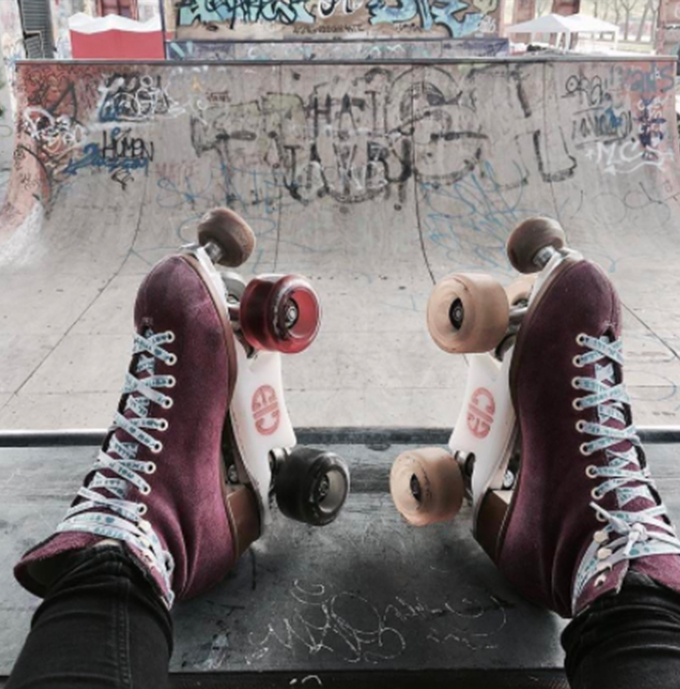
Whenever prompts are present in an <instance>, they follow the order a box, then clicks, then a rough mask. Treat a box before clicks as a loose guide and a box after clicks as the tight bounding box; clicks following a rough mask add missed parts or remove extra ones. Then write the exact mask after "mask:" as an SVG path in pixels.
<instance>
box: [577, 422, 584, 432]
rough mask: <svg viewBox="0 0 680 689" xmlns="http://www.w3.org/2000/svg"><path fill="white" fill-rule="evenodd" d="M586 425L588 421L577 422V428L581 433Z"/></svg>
mask: <svg viewBox="0 0 680 689" xmlns="http://www.w3.org/2000/svg"><path fill="white" fill-rule="evenodd" d="M585 427H586V422H585V421H577V422H576V430H577V431H578V432H579V433H583V429H584V428H585Z"/></svg>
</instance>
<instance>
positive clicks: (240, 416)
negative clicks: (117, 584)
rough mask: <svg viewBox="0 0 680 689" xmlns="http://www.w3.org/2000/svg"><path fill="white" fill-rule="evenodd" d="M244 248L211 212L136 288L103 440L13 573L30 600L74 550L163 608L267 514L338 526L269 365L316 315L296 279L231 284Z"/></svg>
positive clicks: (326, 477) (219, 567)
mask: <svg viewBox="0 0 680 689" xmlns="http://www.w3.org/2000/svg"><path fill="white" fill-rule="evenodd" d="M254 245H255V236H254V234H253V232H252V230H251V229H250V228H249V227H248V225H247V224H246V223H245V222H244V220H243V219H241V218H240V217H239V216H238V215H236V214H235V213H233V212H232V211H230V210H228V209H215V210H213V211H211V212H209V213H207V214H206V215H205V217H204V218H203V220H202V221H201V223H200V225H199V228H198V242H197V243H195V244H191V245H187V246H184V247H182V249H181V250H180V252H179V253H178V254H176V255H174V256H170V257H169V258H166V259H164V260H163V261H161V262H160V263H158V264H157V265H156V266H155V267H154V268H153V269H152V271H151V272H150V273H149V275H148V276H147V277H146V279H145V280H144V282H143V283H142V285H141V287H140V289H139V291H138V294H137V300H136V305H135V325H136V334H135V338H134V349H133V357H132V361H131V364H130V368H129V370H128V373H127V376H126V379H125V386H124V389H123V396H122V398H121V401H120V404H119V407H118V412H117V413H116V415H115V417H114V422H113V425H112V427H111V429H110V432H109V434H108V436H107V438H106V439H105V441H104V445H103V446H102V449H101V451H100V452H99V454H98V456H97V459H96V461H95V464H94V465H93V467H92V468H91V471H90V472H89V473H88V475H87V476H86V478H85V481H84V483H83V486H82V487H81V488H80V490H79V491H78V493H77V495H76V498H75V500H74V502H73V503H72V505H71V507H70V508H69V510H68V511H67V513H66V516H65V518H64V519H63V521H62V522H61V523H60V524H59V525H58V527H57V530H56V533H55V534H53V535H52V536H51V537H50V538H48V539H47V540H46V541H45V542H43V543H41V544H39V545H38V546H36V547H35V548H33V549H32V550H31V551H29V552H28V553H27V554H26V555H25V556H24V558H22V560H21V561H20V562H19V564H18V565H17V567H16V568H15V574H16V576H17V578H18V580H19V582H20V583H22V584H23V585H24V586H25V587H26V588H27V589H29V590H30V591H32V592H34V593H36V594H38V595H44V594H45V593H46V592H47V591H48V590H49V587H50V584H51V582H52V581H54V579H55V577H56V576H58V574H59V572H60V571H62V570H63V568H64V566H67V565H68V563H69V562H70V561H72V559H73V557H74V555H75V554H77V553H80V552H82V551H83V550H84V549H88V548H94V547H100V546H108V547H116V548H121V547H122V548H125V549H126V551H127V553H128V555H129V556H130V557H131V558H132V560H133V562H134V563H135V564H136V565H137V566H138V567H139V569H140V571H141V572H142V573H143V574H144V575H145V576H146V577H147V578H149V579H150V580H151V582H152V583H153V584H154V586H155V587H156V588H157V590H158V592H159V593H160V595H161V597H162V599H163V600H164V601H165V602H166V604H167V605H168V607H170V606H171V605H172V604H173V602H174V600H176V599H181V598H188V597H191V596H193V595H196V594H198V593H200V592H202V591H203V590H205V589H207V588H209V587H210V586H212V585H213V584H215V583H217V582H218V581H219V580H220V579H221V578H222V577H223V576H224V575H225V574H226V572H227V571H228V570H229V569H230V568H231V567H232V565H233V564H234V562H235V561H236V560H237V559H238V558H239V557H240V555H241V554H242V553H243V552H244V551H245V549H246V548H247V547H248V546H249V545H250V544H251V543H252V542H253V541H255V540H256V539H258V538H259V537H260V536H261V535H262V534H263V533H264V532H265V530H266V529H267V526H268V525H269V524H270V523H271V520H272V507H273V502H274V501H276V503H277V504H278V507H279V509H280V511H281V512H282V513H283V514H284V515H286V516H287V517H289V518H292V519H295V520H298V521H301V522H304V523H306V524H311V525H316V526H323V525H326V524H328V523H329V522H331V521H333V520H334V519H335V518H336V517H337V515H338V514H339V512H340V510H341V508H342V506H343V504H344V502H345V499H346V497H347V494H348V491H349V473H348V471H347V467H346V466H345V464H344V463H343V461H342V460H341V459H340V458H339V457H338V456H337V455H334V454H332V453H329V452H323V451H320V450H315V449H312V448H307V447H300V446H297V443H296V437H295V432H294V430H293V427H292V425H291V422H290V418H289V415H288V411H287V409H286V405H285V401H284V394H283V392H284V391H283V383H282V377H281V355H282V354H284V353H285V354H295V353H298V352H301V351H303V350H304V349H305V348H307V347H308V346H309V345H310V344H311V343H312V342H313V340H314V338H315V337H316V334H317V332H318V329H319V323H320V314H321V311H320V307H319V301H318V298H317V295H316V294H315V292H314V290H313V289H312V287H311V285H310V283H309V282H308V281H307V280H306V279H305V278H303V277H301V276H299V275H264V276H259V277H256V278H254V279H252V280H251V281H250V282H249V283H248V284H246V282H245V280H244V279H243V278H242V277H241V276H240V275H239V274H238V273H236V272H234V270H233V269H234V268H236V267H238V266H240V265H242V264H243V263H244V262H245V261H247V259H248V257H249V256H250V254H251V252H252V250H253V248H254ZM217 266H222V267H223V268H227V269H228V270H222V271H220V270H218V269H217ZM64 563H66V565H65V564H64Z"/></svg>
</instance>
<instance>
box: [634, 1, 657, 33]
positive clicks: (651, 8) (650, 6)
mask: <svg viewBox="0 0 680 689" xmlns="http://www.w3.org/2000/svg"><path fill="white" fill-rule="evenodd" d="M658 11H659V0H647V2H646V4H645V9H644V11H643V12H642V19H640V26H639V27H638V32H637V36H636V37H635V40H636V41H637V42H638V43H642V35H643V33H644V30H645V24H646V23H647V17H648V16H649V13H650V12H651V13H652V30H651V31H650V40H651V41H652V42H653V41H654V27H655V21H654V18H655V17H656V14H657V12H658Z"/></svg>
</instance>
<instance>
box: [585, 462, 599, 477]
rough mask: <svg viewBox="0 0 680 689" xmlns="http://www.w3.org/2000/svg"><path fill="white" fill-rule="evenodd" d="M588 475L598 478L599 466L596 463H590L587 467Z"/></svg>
mask: <svg viewBox="0 0 680 689" xmlns="http://www.w3.org/2000/svg"><path fill="white" fill-rule="evenodd" d="M586 476H587V477H588V478H597V467H596V466H595V465H594V464H589V465H588V466H587V467H586Z"/></svg>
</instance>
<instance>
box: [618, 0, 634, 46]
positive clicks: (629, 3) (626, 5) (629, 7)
mask: <svg viewBox="0 0 680 689" xmlns="http://www.w3.org/2000/svg"><path fill="white" fill-rule="evenodd" d="M618 2H619V3H620V4H621V7H623V13H624V17H625V20H624V21H625V24H624V27H623V40H624V41H627V40H628V34H629V32H630V15H631V13H632V11H633V10H634V9H635V6H636V5H637V4H638V0H618ZM617 23H618V21H617Z"/></svg>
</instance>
